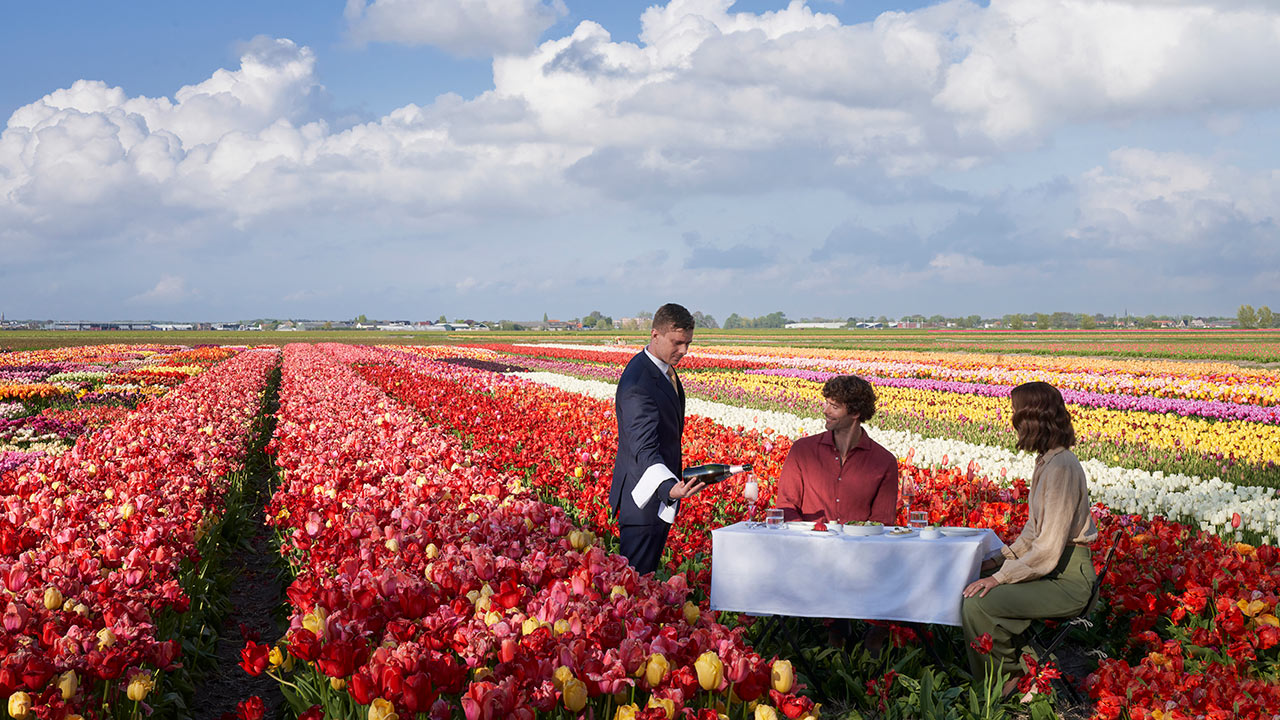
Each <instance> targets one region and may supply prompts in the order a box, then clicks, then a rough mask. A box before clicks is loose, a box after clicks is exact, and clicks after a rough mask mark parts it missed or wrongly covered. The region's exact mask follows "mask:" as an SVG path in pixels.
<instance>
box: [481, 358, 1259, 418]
mask: <svg viewBox="0 0 1280 720" xmlns="http://www.w3.org/2000/svg"><path fill="white" fill-rule="evenodd" d="M486 347H488V348H490V349H493V350H497V351H500V352H505V353H511V354H516V355H533V356H537V357H551V358H560V359H568V360H580V361H587V362H611V363H617V362H625V360H626V358H628V357H630V356H631V355H633V354H635V352H636V351H637V350H639V347H609V346H592V345H564V344H538V345H503V344H495V345H487V346H486ZM680 365H681V367H682V368H686V369H691V370H700V369H721V370H753V369H757V370H758V369H767V368H791V369H801V370H814V371H827V372H839V373H854V374H856V375H867V376H872V377H881V378H917V379H926V380H941V381H950V382H971V383H981V384H985V385H1010V386H1012V385H1018V384H1021V383H1023V382H1027V381H1029V380H1044V381H1046V382H1050V383H1053V384H1054V385H1055V386H1057V387H1059V388H1061V389H1064V390H1077V391H1082V392H1094V393H1102V394H1124V395H1137V396H1147V397H1158V398H1174V399H1178V398H1180V399H1185V400H1212V401H1218V402H1226V403H1235V404H1249V405H1266V406H1271V405H1280V373H1277V372H1275V371H1274V370H1268V369H1262V368H1241V367H1239V366H1236V365H1230V364H1227V363H1214V362H1204V363H1190V362H1172V361H1161V360H1098V359H1096V358H1068V357H1054V356H1049V357H1039V356H1035V357H1033V356H1022V355H1019V356H1007V355H1006V356H1000V355H996V356H992V355H980V354H968V353H920V352H909V351H873V352H868V351H861V350H830V349H817V348H800V347H760V346H751V347H738V346H729V345H703V346H695V347H694V348H693V349H692V350H691V351H690V353H689V354H688V355H687V356H685V359H684V360H682V361H681V363H680Z"/></svg>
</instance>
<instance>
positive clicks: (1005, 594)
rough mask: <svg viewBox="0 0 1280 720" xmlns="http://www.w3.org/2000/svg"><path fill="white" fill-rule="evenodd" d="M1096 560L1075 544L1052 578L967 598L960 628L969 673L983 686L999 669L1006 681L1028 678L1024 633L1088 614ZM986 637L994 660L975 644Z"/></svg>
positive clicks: (1011, 585) (994, 589) (1065, 553)
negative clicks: (1049, 621) (1034, 624)
mask: <svg viewBox="0 0 1280 720" xmlns="http://www.w3.org/2000/svg"><path fill="white" fill-rule="evenodd" d="M1091 558H1092V554H1091V553H1090V552H1089V548H1087V547H1079V546H1076V545H1072V546H1069V547H1068V548H1067V549H1066V550H1064V551H1063V552H1062V558H1061V559H1060V560H1058V566H1057V567H1055V568H1054V569H1053V571H1052V572H1050V573H1049V574H1048V575H1045V576H1044V577H1042V578H1039V579H1036V580H1028V581H1027V582H1020V583H1011V584H1008V585H997V586H995V587H993V588H991V589H990V590H988V591H987V594H986V595H984V596H983V597H971V598H965V599H964V605H963V606H962V608H961V613H960V615H961V623H962V625H963V626H964V640H965V646H966V648H965V649H966V650H967V652H968V654H969V671H970V672H972V673H973V677H974V679H975V680H977V681H978V682H982V679H983V678H985V677H986V676H987V672H988V668H990V669H991V670H994V669H996V668H999V669H1001V670H1003V671H1004V673H1005V676H1006V677H1017V676H1020V675H1022V674H1023V669H1022V653H1023V649H1024V645H1025V642H1024V640H1023V637H1022V634H1023V633H1024V632H1026V630H1027V628H1028V627H1030V626H1031V621H1032V620H1035V619H1041V618H1060V617H1070V616H1072V615H1075V614H1076V613H1078V612H1080V611H1081V610H1083V609H1084V606H1085V605H1086V604H1088V602H1089V595H1090V593H1092V592H1093V582H1094V579H1095V577H1096V575H1095V574H1094V571H1093V560H1092V559H1091ZM993 572H994V571H993ZM990 574H991V573H984V575H990ZM983 633H987V634H990V635H991V653H990V654H989V655H984V654H982V653H980V652H978V651H977V650H975V649H974V648H973V646H972V645H971V644H970V643H972V642H973V640H974V639H975V638H977V637H980V636H982V634H983Z"/></svg>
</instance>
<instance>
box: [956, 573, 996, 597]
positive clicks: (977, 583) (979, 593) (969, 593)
mask: <svg viewBox="0 0 1280 720" xmlns="http://www.w3.org/2000/svg"><path fill="white" fill-rule="evenodd" d="M999 584H1000V581H999V580H997V579H995V576H992V577H984V578H978V579H977V580H974V581H973V582H971V583H969V587H967V588H965V589H964V593H962V594H963V595H964V596H965V597H967V598H971V597H986V594H987V592H989V591H990V590H991V588H993V587H995V586H997V585H999Z"/></svg>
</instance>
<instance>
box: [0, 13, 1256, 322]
mask: <svg viewBox="0 0 1280 720" xmlns="http://www.w3.org/2000/svg"><path fill="white" fill-rule="evenodd" d="M563 13H564V8H563V6H562V5H561V4H559V3H555V2H534V1H532V0H529V1H525V2H519V3H516V2H510V3H506V4H503V3H500V2H498V1H497V0H493V1H492V2H487V3H485V2H474V3H468V4H465V5H464V4H453V5H449V4H446V3H420V4H416V5H409V4H407V3H403V2H388V1H387V0H377V1H376V2H373V3H372V4H369V3H366V2H360V1H359V0H352V2H350V3H348V20H349V21H350V23H351V33H352V35H353V37H355V38H357V39H362V40H364V41H388V42H433V43H435V44H441V45H442V46H445V47H446V49H451V51H454V52H463V45H465V46H467V47H470V48H473V49H475V51H476V52H483V53H489V52H497V53H499V55H498V56H497V57H496V58H495V59H494V62H493V74H494V76H493V79H494V88H493V89H492V90H491V91H488V92H485V93H483V94H481V95H479V96H477V97H474V98H462V97H459V96H457V95H443V96H441V97H439V98H437V99H436V100H435V101H434V102H433V103H431V104H430V105H426V106H418V105H406V106H404V107H402V108H399V109H397V110H395V111H393V112H391V113H389V114H387V115H386V116H385V117H382V118H379V119H377V120H375V121H373V122H368V123H363V124H359V125H356V126H354V127H349V128H346V129H341V130H339V129H336V128H334V127H332V126H331V125H330V124H329V123H328V122H327V121H326V118H325V103H326V93H325V89H324V87H323V85H322V84H321V82H320V78H319V77H318V75H317V70H316V57H315V55H314V53H313V52H312V51H311V50H310V49H308V48H306V47H300V46H298V45H296V44H295V43H293V42H291V41H289V40H286V39H270V38H258V39H255V40H254V41H252V42H250V43H249V44H247V45H246V46H245V48H244V53H243V56H242V58H241V61H240V64H239V66H238V67H236V68H234V69H226V70H219V71H217V72H215V73H213V74H212V75H211V76H210V77H209V78H207V79H205V80H203V81H200V82H196V83H194V84H192V85H188V86H186V87H183V88H181V89H179V90H178V91H177V92H176V93H174V95H173V96H172V98H163V97H161V98H149V97H142V96H129V95H128V94H127V93H126V92H125V91H124V90H123V89H121V88H118V87H112V86H110V85H108V84H107V83H104V82H99V81H93V80H81V81H78V82H76V83H74V84H73V85H72V86H71V87H69V88H65V89H61V90H56V91H54V92H51V93H49V94H48V95H47V96H45V97H43V98H41V99H39V100H37V101H35V102H33V103H31V104H29V105H27V106H25V107H22V108H20V109H19V110H18V111H16V112H15V113H13V115H12V116H11V117H10V118H9V120H8V123H7V125H6V127H5V128H4V130H3V134H2V135H0V253H4V252H13V251H14V250H15V249H16V250H20V251H22V252H28V253H29V251H28V250H26V249H28V248H31V247H40V248H41V251H42V252H44V253H46V254H48V255H58V254H59V253H60V252H61V253H62V254H64V255H65V254H74V252H73V251H76V250H83V249H85V246H86V245H91V244H95V243H99V244H100V243H104V242H109V241H110V239H111V238H120V239H121V242H125V243H129V242H136V241H137V240H138V239H139V238H145V239H146V241H147V242H148V243H149V244H151V245H152V246H154V245H160V244H165V245H176V244H179V243H183V242H187V243H192V244H198V243H200V242H207V243H209V244H212V243H213V242H214V240H201V238H219V237H220V236H222V235H226V234H230V235H233V236H234V235H237V234H238V232H237V231H241V232H243V233H249V234H252V233H254V232H255V231H256V232H257V233H258V237H261V238H262V239H261V240H260V241H259V242H260V243H261V244H262V245H268V244H274V243H279V244H282V245H290V246H291V247H295V248H296V247H307V244H306V243H307V241H306V240H303V239H297V238H295V239H291V240H289V239H284V238H288V237H290V235H289V234H288V233H286V232H278V230H279V229H281V228H290V227H292V226H294V225H310V226H312V227H314V226H332V225H340V226H341V227H342V228H343V229H344V231H350V232H351V233H360V234H361V235H362V236H380V235H392V236H413V237H426V236H430V237H443V235H441V234H442V233H446V232H448V231H450V230H452V229H455V228H458V227H463V226H466V227H475V226H482V225H484V224H486V223H489V222H491V220H492V219H493V218H495V217H498V218H502V219H504V220H512V219H518V218H522V217H531V218H533V217H537V216H563V215H567V214H571V213H579V212H584V211H590V210H592V209H594V208H596V207H599V206H601V205H602V204H605V203H607V202H608V200H604V199H602V198H604V197H606V196H607V198H608V199H610V200H614V201H616V202H617V203H618V205H619V206H625V207H627V208H634V207H637V206H640V207H644V208H651V207H664V208H665V207H669V206H671V205H672V204H675V203H678V202H684V201H688V200H690V199H692V198H698V197H708V196H714V197H725V196H732V195H736V194H756V195H760V194H767V193H770V192H777V191H787V192H791V191H802V190H805V189H812V188H815V187H822V188H836V189H838V190H840V191H842V192H844V193H846V195H847V196H851V197H853V198H855V199H862V200H869V201H872V202H878V203H884V202H896V201H899V200H901V201H904V202H910V201H912V200H915V199H919V198H925V201H926V202H930V203H947V204H954V203H963V202H965V200H964V199H963V198H960V199H957V198H954V197H942V196H943V195H945V193H943V192H940V191H939V188H938V187H937V185H936V184H934V183H933V182H931V179H930V176H931V175H932V174H934V173H936V172H937V171H939V170H947V171H952V172H953V173H961V172H963V171H965V170H967V169H969V168H972V167H974V166H975V165H978V164H981V163H982V162H984V161H988V160H991V159H993V158H996V159H998V158H1000V157H1002V155H1004V154H1005V153H1008V152H1010V151H1011V148H1026V147H1031V146H1034V145H1036V144H1038V143H1042V142H1044V141H1045V140H1046V139H1050V140H1051V139H1052V138H1053V137H1054V134H1055V132H1057V131H1058V130H1059V129H1060V128H1062V127H1064V126H1071V125H1077V126H1078V125H1081V124H1086V123H1094V122H1099V121H1105V122H1108V123H1112V124H1114V125H1119V124H1122V123H1123V122H1125V121H1133V120H1142V119H1144V118H1151V117H1170V116H1175V117H1176V116H1178V115H1186V116H1190V117H1193V118H1196V119H1203V120H1205V121H1206V122H1207V123H1208V124H1209V125H1211V126H1212V128H1214V129H1215V131H1216V132H1235V133H1237V135H1239V134H1240V133H1241V132H1243V130H1242V129H1243V128H1247V127H1250V123H1249V122H1248V119H1250V118H1252V117H1253V115H1252V113H1255V112H1256V111H1257V110H1258V109H1259V108H1274V107H1275V106H1276V105H1277V104H1280V75H1277V74H1276V73H1274V72H1272V71H1271V69H1272V68H1273V67H1276V66H1280V42H1278V40H1280V6H1275V5H1273V4H1271V3H1269V2H1250V1H1247V0H1222V1H1221V2H1216V3H1214V2H1207V1H1204V2H1192V1H1190V0H1188V1H1185V2H1180V1H1176V0H1129V1H1127V2H1124V1H1121V0H1111V1H1107V2H1103V1H1102V0H992V2H991V4H990V6H988V7H981V6H979V5H978V4H976V3H973V2H969V1H968V0H949V1H948V2H943V3H941V4H938V5H935V6H932V7H928V8H924V9H921V10H917V11H913V12H890V13H885V14H883V15H881V16H880V17H878V18H877V19H876V20H875V21H873V22H869V23H863V24H858V25H853V26H848V25H842V24H840V22H839V20H838V19H837V18H836V17H835V16H834V15H832V14H829V13H823V12H819V11H816V10H814V9H812V8H810V7H809V6H807V5H806V4H805V3H804V2H799V1H796V2H792V3H790V4H789V5H787V6H786V7H785V8H783V9H780V10H777V11H775V12H768V13H761V14H756V13H749V12H734V11H733V4H732V2H730V1H729V0H672V1H671V2H668V3H667V4H665V5H657V6H654V7H651V8H649V9H647V10H646V11H645V12H644V14H643V15H642V17H641V32H640V35H639V38H638V41H637V42H620V41H615V40H614V39H613V37H612V36H611V35H610V33H609V31H608V30H607V29H606V28H605V27H603V26H601V25H599V24H596V23H594V22H590V21H584V22H581V23H579V24H578V25H577V26H576V27H575V28H574V30H573V31H572V32H571V33H570V34H568V35H566V36H564V37H558V38H553V39H550V40H547V41H545V42H542V43H541V44H536V45H535V44H534V43H536V42H537V38H538V37H539V36H540V34H541V33H543V32H544V31H545V30H546V28H547V27H549V26H550V24H551V23H552V22H554V20H555V19H556V18H557V17H559V16H560V15H562V14H563ZM442 18H443V19H442ZM393 27H394V28H395V29H396V31H397V32H402V33H403V35H402V36H397V35H394V34H391V33H392V28H393ZM437 31H439V33H444V32H446V31H447V32H448V33H449V35H450V37H449V38H444V36H443V34H441V35H439V37H437V36H434V35H431V33H432V32H437ZM482 31H483V32H482ZM486 33H487V34H486ZM433 38H436V39H433ZM455 40H456V42H457V43H458V44H457V45H456V46H448V43H452V42H454V41H455ZM1144 153H1147V154H1144ZM1045 172H1046V173H1051V172H1053V171H1052V170H1046V171H1045ZM1073 174H1074V173H1073ZM1045 177H1048V175H1046V176H1045ZM1276 179H1277V178H1276V177H1275V173H1273V172H1269V171H1264V170H1258V171H1244V170H1241V169H1238V168H1232V167H1230V166H1228V165H1224V164H1221V163H1219V162H1216V161H1212V160H1206V159H1204V158H1198V157H1195V156H1193V155H1190V154H1187V155H1168V154H1159V153H1149V152H1148V151H1139V150H1128V151H1122V152H1119V153H1117V154H1115V155H1113V156H1112V158H1111V159H1110V161H1109V162H1108V163H1107V166H1106V168H1105V169H1102V168H1099V169H1097V170H1095V171H1094V172H1092V173H1090V174H1088V175H1086V176H1085V177H1084V178H1083V179H1082V181H1081V182H1080V183H1079V185H1078V187H1077V188H1076V190H1077V191H1078V192H1079V195H1080V198H1079V200H1080V202H1081V203H1082V204H1081V205H1080V207H1079V220H1078V222H1077V223H1075V224H1074V225H1071V224H1070V223H1063V222H1061V221H1058V224H1056V225H1054V226H1052V227H1043V228H1042V227H1036V228H1035V230H1036V234H1037V235H1038V236H1041V237H1045V238H1048V239H1046V240H1044V241H1043V242H1045V243H1049V242H1052V238H1056V237H1061V233H1063V232H1064V227H1068V226H1069V229H1070V230H1071V232H1072V237H1073V238H1075V239H1077V240H1078V241H1079V242H1081V243H1085V244H1087V246H1088V247H1090V248H1092V249H1094V250H1095V251H1097V252H1113V253H1115V252H1118V253H1124V252H1130V251H1132V250H1134V249H1136V248H1149V247H1159V246H1164V245H1169V244H1175V245H1178V246H1180V247H1195V248H1202V249H1203V248H1210V247H1216V242H1217V240H1216V238H1217V237H1218V236H1217V235H1216V234H1215V233H1221V232H1233V233H1237V234H1241V233H1242V236H1243V237H1251V238H1254V241H1255V242H1258V238H1265V237H1266V233H1267V232H1268V227H1270V225H1268V224H1269V223H1270V224H1274V218H1275V217H1276V198H1275V194H1274V191H1271V190H1270V188H1272V187H1275V186H1276V185H1275V180H1276ZM1075 209H1076V208H1072V209H1071V210H1072V211H1074V210H1075ZM1009 215H1010V216H1011V217H1013V218H1014V219H1013V220H1010V223H1012V224H1017V225H1023V224H1024V223H1023V222H1022V220H1023V218H1020V217H1016V216H1014V215H1013V214H1012V213H1009ZM979 219H980V220H985V218H979ZM1033 219H1034V218H1033ZM991 227H994V228H995V230H996V231H997V232H998V233H1005V235H1002V237H1004V236H1008V237H1010V238H1014V239H1019V238H1021V237H1024V236H1020V235H1018V231H1019V230H1020V229H1021V230H1025V228H1014V229H1012V230H1010V229H1006V228H1004V227H1002V226H999V225H992V226H988V225H983V224H981V223H979V226H978V227H976V228H973V229H971V230H970V232H971V234H973V235H974V236H975V237H978V236H981V235H982V234H983V233H985V232H987V231H988V230H990V229H991ZM263 228H269V229H270V230H271V232H264V231H263ZM778 229H779V235H780V236H787V235H789V234H790V229H789V228H787V227H785V225H784V224H782V222H781V221H780V224H779V228H778ZM433 233H435V234H433ZM1250 233H1253V234H1252V235H1250ZM677 235H678V234H677ZM450 241H451V242H452V240H450ZM913 242H914V243H915V245H913V247H912V250H911V253H912V258H911V260H912V265H911V267H912V268H913V269H912V270H911V272H913V273H920V274H919V275H915V276H912V277H914V279H915V280H919V281H927V280H928V279H929V278H935V279H936V278H938V277H941V276H942V275H945V274H947V273H950V276H953V277H956V278H959V277H961V276H965V275H966V274H967V275H968V276H974V275H975V274H982V275H983V276H984V277H985V276H986V275H987V274H990V273H994V272H997V270H998V267H997V266H998V265H999V263H998V262H997V261H995V260H993V255H995V254H996V252H995V251H993V249H992V247H991V246H990V244H988V245H987V246H980V245H978V244H977V241H974V242H973V243H969V244H967V245H966V244H965V243H963V242H956V243H951V244H947V243H945V242H935V239H934V238H932V237H931V236H929V235H928V234H927V233H921V234H919V235H918V236H917V237H916V239H915V240H914V241H913ZM771 243H772V241H771ZM791 244H792V243H790V242H783V241H778V242H777V243H776V244H770V243H766V244H765V245H761V246H760V248H759V250H760V252H759V253H758V256H759V258H762V259H763V260H764V261H772V260H773V258H774V257H775V256H774V255H771V254H770V252H769V251H770V249H776V248H778V247H783V246H789V245H791ZM1270 245H1271V247H1274V237H1273V238H1272V241H1271V243H1270ZM740 246H749V247H753V248H754V247H755V245H754V244H752V243H746V244H745V245H744V243H743V241H742V239H741V238H732V237H722V238H720V239H718V240H717V244H716V245H715V247H727V248H734V247H740ZM564 249H565V250H567V251H568V252H573V250H572V248H570V247H568V241H566V246H565V248H564ZM713 249H714V248H713ZM653 250H654V251H655V252H659V253H663V252H665V253H683V254H689V253H685V252H684V251H683V250H682V249H681V247H680V245H679V241H678V240H677V241H675V242H674V243H673V244H668V245H666V246H662V247H656V248H654V249H653ZM702 252H703V254H702V255H700V256H699V257H704V256H705V257H711V254H709V252H708V251H706V250H705V249H704V251H702ZM683 254H682V255H681V256H683ZM320 255H322V253H320V252H319V251H317V256H320ZM11 256H12V255H11ZM778 257H779V258H781V259H778V260H777V262H778V263H782V262H785V254H783V255H782V256H778ZM1197 257H1198V256H1197ZM1242 257H1252V258H1253V259H1254V260H1257V259H1258V257H1259V256H1257V255H1256V254H1255V255H1253V256H1249V255H1248V254H1245V255H1242ZM929 258H934V259H935V262H934V264H933V265H928V263H929ZM966 258H967V259H968V260H972V261H974V262H977V263H980V265H977V266H975V265H972V264H969V265H966V262H968V261H967V260H966ZM1020 262H1026V261H1025V259H1022V260H1020ZM981 263H985V265H982V264H981ZM764 264H769V263H768V262H765V263H764ZM898 264H901V263H900V262H899V260H898V259H896V258H893V259H891V258H886V259H883V260H882V261H881V265H882V266H884V267H889V266H895V267H896V266H897V265H898ZM993 267H997V270H992V269H991V268H993ZM523 269H525V267H524V266H516V267H514V268H513V269H511V270H510V271H509V274H510V275H511V276H510V277H502V278H493V279H492V282H494V283H495V285H494V286H493V287H494V288H496V287H498V286H499V285H500V284H501V283H503V282H505V283H508V284H510V283H521V282H526V280H524V279H521V278H518V277H516V274H518V273H519V272H521V271H522V270H523ZM908 279H911V278H908ZM488 281H490V278H488V277H487V276H486V277H485V279H484V281H483V282H488ZM440 282H441V286H442V287H446V286H447V287H450V288H452V289H453V290H454V291H465V290H472V291H476V290H484V291H485V292H488V291H489V290H490V289H491V288H489V287H485V286H483V285H476V284H474V283H477V282H481V281H474V280H473V281H470V282H469V281H468V279H464V280H463V281H462V282H461V283H460V284H459V285H458V286H455V285H454V283H457V282H458V280H457V278H456V277H452V278H450V279H449V280H447V281H445V280H440ZM529 282H531V281H529ZM886 282H888V281H886ZM201 284H202V285H203V286H206V287H212V286H213V285H212V283H206V282H203V281H202V282H201ZM477 294H483V293H477V292H472V295H477ZM144 295H146V294H145V293H144ZM139 297H142V296H139ZM296 299H298V300H302V298H301V297H298V298H296Z"/></svg>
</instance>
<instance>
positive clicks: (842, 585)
mask: <svg viewBox="0 0 1280 720" xmlns="http://www.w3.org/2000/svg"><path fill="white" fill-rule="evenodd" d="M788 525H789V526H788ZM806 525H811V524H804V523H788V524H786V525H783V526H777V527H768V526H765V525H763V524H762V523H748V522H739V523H737V524H734V525H729V526H727V527H722V528H717V529H714V530H712V531H711V597H710V607H711V609H713V610H725V611H732V612H741V613H749V614H754V615H779V616H794V617H817V618H856V619H861V620H889V621H897V622H915V623H933V624H939V625H952V626H959V625H960V607H961V603H962V599H963V598H962V594H961V593H962V592H963V591H964V588H965V587H966V586H967V585H968V584H969V583H971V582H973V581H974V580H976V579H978V577H979V573H980V570H981V566H982V561H983V560H985V559H987V558H990V557H994V556H996V555H998V554H999V553H1000V548H1001V546H1002V543H1001V541H1000V539H999V538H998V537H997V536H996V534H995V533H994V532H992V531H991V530H989V529H987V528H941V529H939V532H938V534H937V536H936V537H930V536H931V535H932V533H927V534H926V535H925V536H922V534H921V533H920V531H919V530H916V529H910V530H898V531H897V532H896V533H895V532H894V530H895V528H892V527H881V528H880V529H879V530H880V531H879V532H875V533H874V534H861V535H855V534H853V533H855V532H860V533H871V532H872V531H873V530H874V528H866V527H861V526H856V525H849V526H845V527H844V531H843V532H840V533H837V532H832V531H830V530H813V529H807V528H806Z"/></svg>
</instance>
